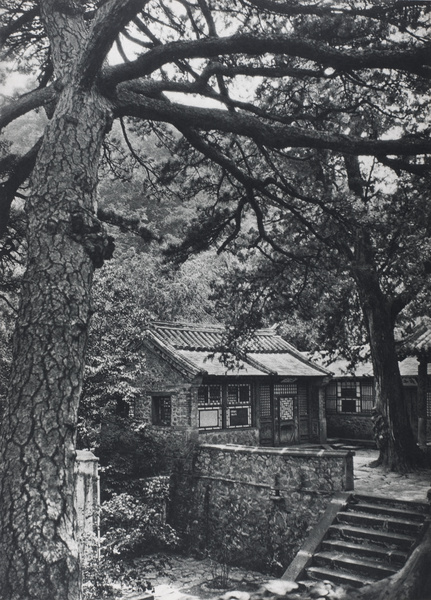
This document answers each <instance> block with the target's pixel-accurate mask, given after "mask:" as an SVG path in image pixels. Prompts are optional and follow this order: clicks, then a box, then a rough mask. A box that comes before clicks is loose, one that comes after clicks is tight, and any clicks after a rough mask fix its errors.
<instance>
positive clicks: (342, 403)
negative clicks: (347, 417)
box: [337, 380, 361, 413]
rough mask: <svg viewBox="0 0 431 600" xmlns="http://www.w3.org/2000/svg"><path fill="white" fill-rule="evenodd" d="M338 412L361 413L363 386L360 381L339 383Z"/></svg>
mask: <svg viewBox="0 0 431 600" xmlns="http://www.w3.org/2000/svg"><path fill="white" fill-rule="evenodd" d="M337 408H338V412H348V413H354V412H361V384H360V382H359V381H355V380H351V381H350V380H349V381H339V382H338V383H337Z"/></svg>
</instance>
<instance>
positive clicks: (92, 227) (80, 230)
mask: <svg viewBox="0 0 431 600" xmlns="http://www.w3.org/2000/svg"><path fill="white" fill-rule="evenodd" d="M70 229H71V232H70V237H71V238H72V239H73V240H74V241H75V242H78V243H79V244H82V246H83V247H84V249H85V251H86V253H87V254H88V256H89V257H90V258H91V260H92V262H93V265H94V267H95V268H96V269H98V268H100V267H101V266H102V265H103V263H104V262H105V260H109V259H110V258H112V256H113V254H114V249H115V243H114V238H113V237H112V236H110V235H108V234H107V232H106V229H105V228H104V227H103V225H102V223H101V222H100V221H99V219H97V218H96V217H95V216H94V215H92V214H91V213H86V212H84V211H83V210H80V211H77V212H74V213H72V215H71V218H70Z"/></svg>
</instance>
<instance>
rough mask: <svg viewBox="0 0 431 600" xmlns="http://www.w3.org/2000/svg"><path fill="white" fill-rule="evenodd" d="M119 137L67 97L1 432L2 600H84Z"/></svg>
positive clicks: (49, 143) (48, 138) (100, 108)
mask: <svg viewBox="0 0 431 600" xmlns="http://www.w3.org/2000/svg"><path fill="white" fill-rule="evenodd" d="M109 125H110V112H109V109H108V107H107V106H106V103H105V102H104V101H103V99H102V98H101V97H99V96H98V95H97V93H95V92H94V91H85V92H84V91H81V90H76V89H73V87H72V86H70V87H69V88H68V89H64V90H63V92H62V95H61V97H60V100H59V102H58V105H57V108H56V111H55V114H54V116H53V118H52V119H51V121H50V123H49V124H48V126H47V130H46V133H45V137H44V142H43V145H42V148H41V150H40V152H39V155H38V159H37V164H36V167H35V171H34V175H33V180H32V194H31V198H30V199H29V202H28V208H27V218H28V265H27V270H26V273H25V275H24V278H23V287H22V297H21V304H20V309H19V316H18V323H17V327H16V331H15V335H14V344H13V367H12V377H11V382H10V387H9V392H8V398H7V406H6V414H5V417H4V420H3V423H2V435H1V443H2V445H1V457H0V460H1V472H0V503H1V511H0V557H1V559H0V597H1V598H2V600H46V599H47V598H49V599H50V600H79V599H80V598H81V591H80V590H81V581H80V578H81V575H80V566H79V556H78V548H77V544H76V539H75V530H74V527H75V515H74V506H73V491H74V490H73V472H74V462H75V430H76V424H77V410H78V403H79V397H80V393H81V386H82V378H83V368H84V355H85V346H86V341H87V330H88V326H89V319H90V292H91V283H92V275H93V270H94V266H99V265H100V264H101V263H102V261H103V257H104V255H106V253H107V240H106V237H105V236H104V235H103V232H102V230H101V228H100V225H99V223H98V222H97V220H96V219H95V217H94V209H95V190H96V183H97V166H98V161H99V156H100V150H101V144H102V140H103V137H104V134H105V133H106V128H107V127H109Z"/></svg>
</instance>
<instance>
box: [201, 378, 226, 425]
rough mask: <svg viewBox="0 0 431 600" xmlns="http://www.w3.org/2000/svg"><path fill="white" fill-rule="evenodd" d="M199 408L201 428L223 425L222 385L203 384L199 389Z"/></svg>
mask: <svg viewBox="0 0 431 600" xmlns="http://www.w3.org/2000/svg"><path fill="white" fill-rule="evenodd" d="M198 410H199V428H200V429H221V428H222V427H223V412H222V389H221V385H202V386H201V387H200V388H199V389H198Z"/></svg>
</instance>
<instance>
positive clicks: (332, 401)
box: [326, 381, 337, 415]
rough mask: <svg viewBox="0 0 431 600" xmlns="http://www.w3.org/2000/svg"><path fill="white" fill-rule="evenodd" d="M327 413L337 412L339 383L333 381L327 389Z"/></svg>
mask: <svg viewBox="0 0 431 600" xmlns="http://www.w3.org/2000/svg"><path fill="white" fill-rule="evenodd" d="M326 412H327V414H328V415H329V414H334V413H336V412H337V382H336V381H331V382H330V383H329V385H328V386H327V388H326Z"/></svg>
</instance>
